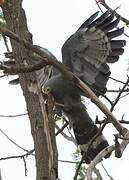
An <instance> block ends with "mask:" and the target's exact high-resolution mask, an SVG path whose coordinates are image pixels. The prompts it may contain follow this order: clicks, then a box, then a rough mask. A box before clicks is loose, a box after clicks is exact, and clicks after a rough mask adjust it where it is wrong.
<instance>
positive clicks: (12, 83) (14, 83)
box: [9, 78, 19, 85]
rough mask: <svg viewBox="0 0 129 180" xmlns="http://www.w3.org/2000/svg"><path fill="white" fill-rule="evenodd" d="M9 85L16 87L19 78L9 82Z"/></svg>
mask: <svg viewBox="0 0 129 180" xmlns="http://www.w3.org/2000/svg"><path fill="white" fill-rule="evenodd" d="M9 84H11V85H17V84H19V78H17V79H13V80H11V81H9Z"/></svg>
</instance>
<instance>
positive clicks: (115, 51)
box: [110, 48, 124, 56]
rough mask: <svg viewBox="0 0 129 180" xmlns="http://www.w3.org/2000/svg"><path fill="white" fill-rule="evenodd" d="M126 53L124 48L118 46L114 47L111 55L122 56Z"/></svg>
mask: <svg viewBox="0 0 129 180" xmlns="http://www.w3.org/2000/svg"><path fill="white" fill-rule="evenodd" d="M123 53H124V49H123V48H118V49H114V50H112V52H111V53H110V55H111V56H120V55H122V54H123Z"/></svg>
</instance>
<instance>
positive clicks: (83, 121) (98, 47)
mask: <svg viewBox="0 0 129 180" xmlns="http://www.w3.org/2000/svg"><path fill="white" fill-rule="evenodd" d="M97 15H98V12H96V13H94V14H93V15H92V16H90V17H89V18H88V19H87V20H86V21H85V22H84V23H83V24H82V25H81V26H80V27H79V29H78V30H77V31H76V32H75V33H74V34H73V35H72V36H70V37H69V38H68V39H67V40H66V42H65V43H64V45H63V47H62V63H63V64H64V65H65V66H66V67H67V68H68V69H69V70H70V71H72V72H73V73H74V74H75V75H77V76H78V77H79V78H80V79H81V80H82V81H83V82H84V83H86V84H87V85H88V86H89V87H90V88H91V89H92V90H93V91H94V92H95V94H96V95H97V96H99V95H100V94H104V93H105V92H106V84H107V81H108V79H109V76H110V68H109V66H108V64H107V63H114V62H116V61H118V59H119V56H120V55H121V54H123V52H124V49H123V47H124V46H125V44H126V41H125V40H114V39H113V38H115V37H118V36H120V35H121V34H122V33H123V31H124V28H120V29H117V30H114V28H115V27H116V26H117V24H118V23H119V21H120V19H119V18H117V19H115V20H114V18H115V16H114V13H110V11H107V12H105V13H104V14H103V15H102V16H100V17H99V18H98V19H96V17H97ZM112 30H113V31H112ZM55 74H57V75H56V76H52V78H51V79H50V80H48V81H47V83H46V84H45V87H44V89H45V90H47V87H51V94H52V95H53V97H54V99H55V101H57V102H59V103H61V104H63V105H64V106H63V107H59V106H56V109H57V113H58V112H60V114H61V113H63V114H65V116H67V118H68V119H69V121H70V122H71V123H72V124H73V131H74V134H75V138H76V141H77V144H78V145H79V146H80V149H81V153H82V154H84V153H85V162H86V163H90V162H91V160H93V159H94V157H95V156H96V155H97V154H98V153H99V152H100V151H101V150H102V149H104V148H105V147H107V146H108V142H107V140H106V139H105V137H104V136H103V135H102V134H100V135H99V136H98V137H97V138H96V139H95V140H94V141H93V142H92V143H91V141H92V139H93V138H94V136H95V135H96V134H97V133H98V132H99V129H98V127H97V126H96V125H95V124H94V122H93V120H92V119H91V118H90V116H89V115H88V113H87V111H86V108H85V106H84V105H83V103H82V101H81V95H84V94H83V93H82V92H81V90H80V89H79V88H78V87H76V86H75V85H74V84H72V83H71V82H69V81H68V80H66V79H64V78H63V76H62V75H61V74H60V73H59V72H58V71H57V73H55ZM106 157H108V155H107V156H106ZM106 157H105V158H106Z"/></svg>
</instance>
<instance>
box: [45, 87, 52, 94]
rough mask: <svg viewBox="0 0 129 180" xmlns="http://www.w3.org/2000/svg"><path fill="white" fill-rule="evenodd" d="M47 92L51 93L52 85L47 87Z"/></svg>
mask: <svg viewBox="0 0 129 180" xmlns="http://www.w3.org/2000/svg"><path fill="white" fill-rule="evenodd" d="M45 93H46V94H50V93H51V87H49V86H47V87H46V89H45Z"/></svg>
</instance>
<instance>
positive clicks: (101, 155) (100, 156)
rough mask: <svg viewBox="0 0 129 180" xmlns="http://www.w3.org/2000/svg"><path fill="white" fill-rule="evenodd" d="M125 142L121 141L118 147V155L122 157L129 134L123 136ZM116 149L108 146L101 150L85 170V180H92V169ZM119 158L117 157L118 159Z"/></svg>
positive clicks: (113, 146)
mask: <svg viewBox="0 0 129 180" xmlns="http://www.w3.org/2000/svg"><path fill="white" fill-rule="evenodd" d="M124 137H125V140H123V141H122V142H121V144H120V146H119V150H120V153H121V155H122V153H123V151H124V149H125V148H126V146H127V144H128V143H129V132H127V133H126V135H125V136H124ZM115 149H116V147H115V145H112V146H109V147H107V148H105V149H104V150H102V151H101V152H100V153H99V154H98V155H97V156H96V157H95V158H94V160H93V161H92V162H91V163H90V165H89V167H88V169H87V179H88V180H92V172H93V169H94V167H95V166H96V165H97V164H98V163H99V162H100V161H101V160H102V159H103V158H104V157H105V156H106V155H107V154H108V153H111V152H112V151H114V150H115ZM118 158H119V157H118Z"/></svg>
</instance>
